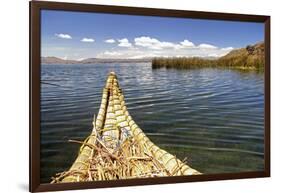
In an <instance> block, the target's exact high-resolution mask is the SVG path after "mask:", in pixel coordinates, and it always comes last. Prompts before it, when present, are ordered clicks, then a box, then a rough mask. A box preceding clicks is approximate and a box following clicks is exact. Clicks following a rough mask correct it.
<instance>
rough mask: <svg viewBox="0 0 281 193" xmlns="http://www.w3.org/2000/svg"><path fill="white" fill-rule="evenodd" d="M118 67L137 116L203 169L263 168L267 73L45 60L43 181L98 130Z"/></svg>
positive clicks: (159, 140)
mask: <svg viewBox="0 0 281 193" xmlns="http://www.w3.org/2000/svg"><path fill="white" fill-rule="evenodd" d="M110 71H115V72H116V73H117V75H118V79H119V83H120V86H121V88H122V89H123V92H124V95H125V101H126V104H127V107H128V109H129V112H130V113H131V115H132V117H133V118H134V120H135V121H136V122H137V123H138V125H139V126H140V127H141V128H142V129H143V130H144V132H145V133H146V134H147V135H148V137H149V138H150V139H151V140H152V141H153V142H154V143H156V144H157V145H158V146H160V147H162V148H164V149H166V150H167V151H169V152H170V153H172V154H175V155H177V157H179V158H181V159H183V158H185V157H187V161H188V163H189V164H190V165H191V166H192V167H194V168H195V169H197V170H199V171H200V172H203V173H224V172H226V173H229V172H241V171H259V170H263V163H264V162H263V155H264V145H263V144H264V124H263V123H264V78H263V73H256V72H247V73H245V72H239V71H235V70H223V69H196V70H172V69H169V70H166V69H158V70H152V68H151V64H85V65H42V72H41V74H42V76H41V83H42V84H41V181H42V182H49V181H50V177H51V176H53V175H54V174H55V173H57V172H61V171H63V170H65V169H68V168H69V167H70V166H71V163H72V162H73V161H74V159H75V158H76V156H77V152H78V149H79V145H77V144H71V143H68V142H67V140H68V139H78V140H83V139H84V138H85V137H87V136H88V135H89V133H90V131H91V127H92V126H91V123H92V118H93V115H94V114H97V113H98V108H99V106H100V101H101V94H102V89H103V87H104V84H105V80H106V78H107V74H108V73H109V72H110Z"/></svg>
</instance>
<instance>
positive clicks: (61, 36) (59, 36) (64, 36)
mask: <svg viewBox="0 0 281 193" xmlns="http://www.w3.org/2000/svg"><path fill="white" fill-rule="evenodd" d="M55 36H57V37H58V38H62V39H72V37H71V36H70V35H69V34H62V33H60V34H55Z"/></svg>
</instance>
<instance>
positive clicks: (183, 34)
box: [41, 10, 264, 60]
mask: <svg viewBox="0 0 281 193" xmlns="http://www.w3.org/2000/svg"><path fill="white" fill-rule="evenodd" d="M41 19H42V22H41V34H42V39H41V45H42V49H41V55H42V56H56V57H59V58H63V59H76V60H82V59H85V58H93V57H97V58H143V57H158V56H164V57H168V56H187V57H190V56H202V57H210V56H212V57H219V56H222V55H225V54H227V53H228V52H229V51H231V50H232V49H235V48H241V47H245V46H246V45H248V44H254V43H256V42H259V41H263V35H264V31H263V24H261V23H248V22H230V21H214V20H199V19H182V18H166V17H151V16H129V15H117V14H95V13H82V12H69V11H51V10H42V14H41Z"/></svg>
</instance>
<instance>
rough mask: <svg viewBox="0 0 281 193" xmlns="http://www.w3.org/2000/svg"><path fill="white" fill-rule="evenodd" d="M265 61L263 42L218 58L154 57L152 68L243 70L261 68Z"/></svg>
mask: <svg viewBox="0 0 281 193" xmlns="http://www.w3.org/2000/svg"><path fill="white" fill-rule="evenodd" d="M264 63H265V57H264V43H263V42H262V43H257V44H255V45H248V46H247V47H246V48H240V49H235V50H232V51H231V52H229V53H228V54H226V55H225V56H222V57H220V58H200V57H189V58H188V57H171V58H163V57H162V58H161V57H160V58H154V59H153V60H152V68H153V69H157V68H177V69H194V68H211V67H216V68H219V67H221V68H234V69H245V70H263V69H264Z"/></svg>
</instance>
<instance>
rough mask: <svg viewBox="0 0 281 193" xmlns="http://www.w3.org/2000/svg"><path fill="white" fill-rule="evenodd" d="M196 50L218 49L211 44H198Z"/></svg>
mask: <svg viewBox="0 0 281 193" xmlns="http://www.w3.org/2000/svg"><path fill="white" fill-rule="evenodd" d="M198 48H201V49H217V48H218V47H216V46H214V45H211V44H199V46H198Z"/></svg>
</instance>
